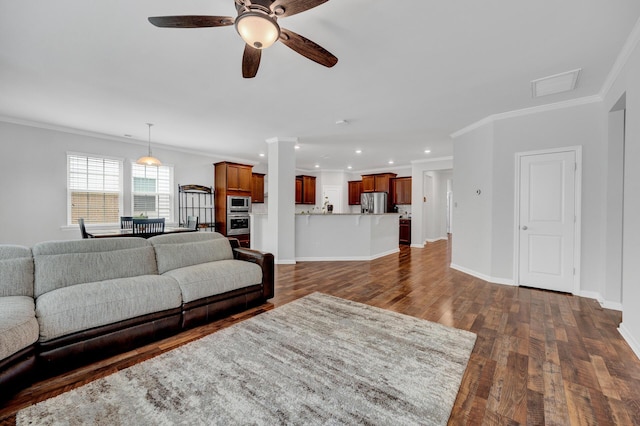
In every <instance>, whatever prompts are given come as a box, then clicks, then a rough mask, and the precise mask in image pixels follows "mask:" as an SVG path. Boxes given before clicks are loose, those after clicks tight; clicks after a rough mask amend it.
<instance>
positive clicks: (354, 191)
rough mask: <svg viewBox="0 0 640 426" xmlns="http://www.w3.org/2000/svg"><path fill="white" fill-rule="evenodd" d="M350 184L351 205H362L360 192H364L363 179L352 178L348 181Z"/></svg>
mask: <svg viewBox="0 0 640 426" xmlns="http://www.w3.org/2000/svg"><path fill="white" fill-rule="evenodd" d="M348 185H349V205H350V206H359V205H360V194H362V181H361V180H350V181H349V182H348Z"/></svg>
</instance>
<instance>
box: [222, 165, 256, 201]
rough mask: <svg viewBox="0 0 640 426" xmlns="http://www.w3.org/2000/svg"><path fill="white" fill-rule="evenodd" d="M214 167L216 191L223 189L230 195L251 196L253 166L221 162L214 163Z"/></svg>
mask: <svg viewBox="0 0 640 426" xmlns="http://www.w3.org/2000/svg"><path fill="white" fill-rule="evenodd" d="M215 167H216V182H215V186H216V191H217V190H218V188H223V187H224V189H225V190H226V191H227V192H229V193H230V195H251V189H252V181H251V175H252V173H251V170H252V169H253V166H247V165H244V164H237V163H229V162H226V161H223V162H221V163H216V164H215Z"/></svg>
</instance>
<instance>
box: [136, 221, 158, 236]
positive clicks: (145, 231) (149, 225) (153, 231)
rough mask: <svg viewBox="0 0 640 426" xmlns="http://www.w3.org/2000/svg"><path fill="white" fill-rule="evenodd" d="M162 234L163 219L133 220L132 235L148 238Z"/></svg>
mask: <svg viewBox="0 0 640 426" xmlns="http://www.w3.org/2000/svg"><path fill="white" fill-rule="evenodd" d="M163 232H164V218H160V219H136V218H133V235H137V236H140V237H142V238H149V237H152V236H154V235H158V234H162V233H163Z"/></svg>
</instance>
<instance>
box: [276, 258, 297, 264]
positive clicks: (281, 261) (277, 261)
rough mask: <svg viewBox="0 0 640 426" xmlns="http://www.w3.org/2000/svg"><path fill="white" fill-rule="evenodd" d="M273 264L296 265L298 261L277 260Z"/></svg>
mask: <svg viewBox="0 0 640 426" xmlns="http://www.w3.org/2000/svg"><path fill="white" fill-rule="evenodd" d="M273 263H275V264H276V265H295V264H296V260H295V259H275V260H274V261H273Z"/></svg>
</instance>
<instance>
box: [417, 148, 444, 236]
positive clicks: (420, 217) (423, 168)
mask: <svg viewBox="0 0 640 426" xmlns="http://www.w3.org/2000/svg"><path fill="white" fill-rule="evenodd" d="M452 168H453V158H452V157H442V158H434V159H430V160H421V161H413V162H412V163H411V219H412V220H411V247H418V248H423V247H424V243H425V242H426V241H427V239H428V237H427V235H428V230H427V226H426V222H425V221H426V220H427V219H426V218H425V212H424V208H423V207H424V199H423V197H424V195H425V188H424V175H425V173H431V172H442V171H444V170H451V169H452ZM445 208H446V206H445Z"/></svg>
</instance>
